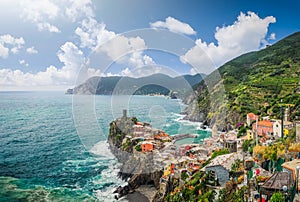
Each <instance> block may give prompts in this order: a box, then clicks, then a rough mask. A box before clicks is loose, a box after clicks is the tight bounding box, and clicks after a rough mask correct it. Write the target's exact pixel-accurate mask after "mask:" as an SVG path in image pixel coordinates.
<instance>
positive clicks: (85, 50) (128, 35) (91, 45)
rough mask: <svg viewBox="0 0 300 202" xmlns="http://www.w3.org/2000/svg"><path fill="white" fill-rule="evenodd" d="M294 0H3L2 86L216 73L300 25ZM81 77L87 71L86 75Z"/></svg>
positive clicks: (54, 86) (48, 86) (56, 86)
mask: <svg viewBox="0 0 300 202" xmlns="http://www.w3.org/2000/svg"><path fill="white" fill-rule="evenodd" d="M299 7H300V3H299V2H298V1H293V0H285V1H281V0H278V1H274V0H226V1H223V0H190V1H186V0H185V1H184V0H152V1H147V0H19V1H11V0H0V27H1V29H0V91H10V90H65V89H67V88H71V87H74V86H75V85H77V84H78V83H80V82H83V81H84V80H86V79H87V78H89V77H91V76H131V77H142V76H147V75H150V74H153V73H166V74H169V75H170V76H176V75H182V74H196V73H206V74H209V73H210V72H212V71H213V70H215V69H217V68H218V67H220V66H221V65H223V64H224V63H226V62H227V61H229V60H231V59H233V58H235V57H237V56H239V55H242V54H244V53H247V52H251V51H257V50H260V49H263V48H265V47H266V45H271V44H274V43H276V42H277V41H279V40H280V39H282V38H284V37H286V36H288V35H290V34H292V33H294V32H297V31H299V28H300V19H299V15H298V14H297V13H298V8H299ZM79 78H80V79H79Z"/></svg>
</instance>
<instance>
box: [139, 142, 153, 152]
mask: <svg viewBox="0 0 300 202" xmlns="http://www.w3.org/2000/svg"><path fill="white" fill-rule="evenodd" d="M153 149H154V145H153V143H152V142H143V143H142V152H151V151H153Z"/></svg>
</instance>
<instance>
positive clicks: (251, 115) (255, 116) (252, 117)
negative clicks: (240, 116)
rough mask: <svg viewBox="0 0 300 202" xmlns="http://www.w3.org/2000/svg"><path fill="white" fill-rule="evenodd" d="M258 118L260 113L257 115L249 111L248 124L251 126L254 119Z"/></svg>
mask: <svg viewBox="0 0 300 202" xmlns="http://www.w3.org/2000/svg"><path fill="white" fill-rule="evenodd" d="M256 120H258V115H255V114H254V113H248V114H247V125H248V126H250V125H251V123H252V122H253V121H256Z"/></svg>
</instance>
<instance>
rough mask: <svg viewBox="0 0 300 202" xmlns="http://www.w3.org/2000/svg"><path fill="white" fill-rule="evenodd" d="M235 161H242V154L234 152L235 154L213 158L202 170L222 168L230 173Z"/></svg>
mask: <svg viewBox="0 0 300 202" xmlns="http://www.w3.org/2000/svg"><path fill="white" fill-rule="evenodd" d="M236 159H243V156H242V154H240V153H236V152H235V153H230V154H224V155H220V156H217V157H216V158H214V159H213V160H211V162H210V163H209V164H208V165H206V166H205V167H204V169H205V168H207V167H212V166H222V167H224V168H225V169H226V170H228V171H230V170H231V165H232V164H233V163H234V161H235V160H236Z"/></svg>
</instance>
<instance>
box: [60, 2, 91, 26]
mask: <svg viewBox="0 0 300 202" xmlns="http://www.w3.org/2000/svg"><path fill="white" fill-rule="evenodd" d="M67 3H68V5H67V6H66V10H65V13H66V16H67V17H68V18H70V19H71V20H72V21H73V22H75V21H76V20H78V19H80V18H82V17H87V18H90V17H94V11H93V8H92V2H91V0H80V1H78V0H69V1H68V2H67Z"/></svg>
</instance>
